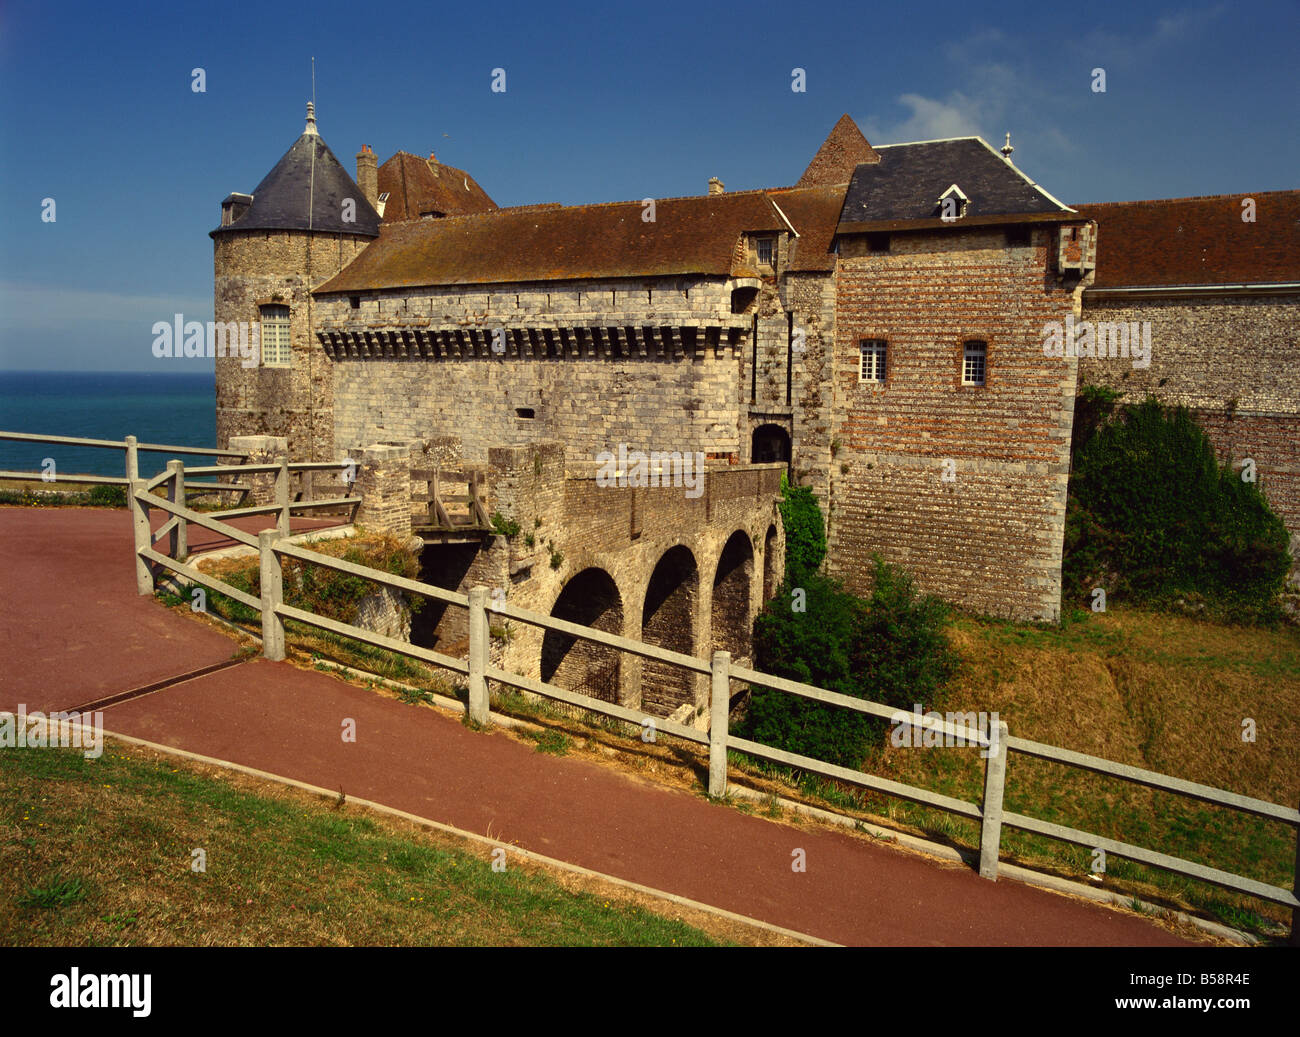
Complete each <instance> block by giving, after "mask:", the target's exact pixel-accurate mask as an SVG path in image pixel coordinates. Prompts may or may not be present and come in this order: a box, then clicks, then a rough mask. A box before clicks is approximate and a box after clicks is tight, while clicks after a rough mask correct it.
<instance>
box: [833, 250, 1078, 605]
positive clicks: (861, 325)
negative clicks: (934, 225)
mask: <svg viewBox="0 0 1300 1037" xmlns="http://www.w3.org/2000/svg"><path fill="white" fill-rule="evenodd" d="M1052 240H1053V235H1052V232H1051V231H1050V230H1049V229H1046V228H1038V229H1035V230H1034V231H1033V235H1032V241H1031V245H1030V246H1028V247H1021V248H1008V247H1007V244H1006V241H1005V237H1004V235H1003V234H1002V233H1001V231H998V230H989V231H983V230H977V229H972V230H970V231H968V232H948V233H936V234H925V233H922V234H916V235H894V237H893V239H892V243H891V251H890V252H888V253H868V252H867V251H866V248H865V243H862V242H861V241H860V240H858V239H852V238H849V239H845V240H843V241H842V243H841V253H840V264H839V272H838V278H839V285H838V296H837V308H836V328H837V331H836V348H835V360H834V388H835V404H834V415H833V429H832V439H833V443H832V446H831V453H832V455H833V460H832V462H831V471H830V509H829V511H830V514H829V526H830V530H829V555H828V557H829V568H830V570H831V571H832V572H834V573H836V574H837V575H840V576H842V577H844V578H845V579H846V580H847V582H848V583H849V585H850V586H851V587H853V588H854V589H855V590H858V591H866V590H867V589H868V588H869V582H870V581H869V572H870V569H869V565H870V556H871V554H872V553H873V552H879V553H880V554H881V555H882V556H883V557H884V558H885V560H886V561H890V562H894V563H897V564H900V565H902V566H903V567H904V568H905V569H907V570H908V571H910V572H912V573H913V574H915V575H916V577H917V578H918V582H919V583H920V585H921V586H922V588H923V589H925V590H927V591H930V592H933V593H937V594H940V595H942V596H943V597H945V598H947V599H949V600H950V601H953V602H955V603H957V604H959V605H961V606H963V607H966V608H970V609H973V610H976V611H980V612H986V613H993V614H1001V615H1005V616H1008V617H1011V618H1017V619H1043V620H1055V619H1057V618H1059V614H1060V595H1061V552H1062V542H1063V536H1064V521H1065V500H1066V486H1067V481H1068V476H1069V463H1070V432H1071V424H1072V419H1073V405H1074V393H1075V374H1076V362H1075V361H1073V360H1061V359H1056V360H1053V359H1051V358H1048V357H1045V356H1044V355H1043V351H1042V329H1043V325H1044V323H1045V322H1047V321H1064V318H1065V315H1066V314H1067V313H1070V312H1073V313H1074V314H1075V316H1076V317H1077V316H1078V312H1079V310H1078V307H1079V292H1078V290H1077V288H1074V287H1072V285H1073V284H1074V282H1067V285H1070V286H1062V285H1059V284H1058V282H1057V280H1056V278H1055V277H1054V276H1053V275H1051V274H1050V273H1049V272H1048V260H1047V254H1048V249H1049V248H1050V247H1052ZM861 339H884V340H886V342H887V343H888V353H887V381H886V383H885V384H884V385H883V386H878V385H876V384H874V383H870V382H859V380H858V377H859V376H858V357H859V342H860V340H861ZM968 339H980V340H983V341H985V342H987V344H988V354H987V373H986V383H985V384H984V385H982V386H966V385H963V384H962V354H963V342H964V341H965V340H968ZM945 460H950V461H951V462H952V465H951V471H952V473H953V475H954V478H953V480H952V481H951V482H948V481H944V480H943V475H944V473H945V464H944V462H945Z"/></svg>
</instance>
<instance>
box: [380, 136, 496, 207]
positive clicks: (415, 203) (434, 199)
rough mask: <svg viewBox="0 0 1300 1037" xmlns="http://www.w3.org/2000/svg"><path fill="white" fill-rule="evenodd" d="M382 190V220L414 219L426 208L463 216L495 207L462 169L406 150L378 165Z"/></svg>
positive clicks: (485, 193)
mask: <svg viewBox="0 0 1300 1037" xmlns="http://www.w3.org/2000/svg"><path fill="white" fill-rule="evenodd" d="M384 192H387V193H388V202H387V204H386V205H385V207H384V222H385V223H396V222H398V221H399V220H418V219H420V218H421V215H422V214H423V213H426V212H436V213H439V214H441V215H443V216H464V215H467V214H469V213H474V212H490V211H491V210H493V209H495V208H496V207H497V204H496V202H494V201H493V200H492V199H491V198H489V197H488V196H487V192H486V191H484V190H483V188H481V187H479V185H478V184H477V183H476V182H475V180H474V178H473V177H472V176H470V175H469V174H468V173H466V172H465V171H464V170H462V169H456V168H455V167H454V166H444V165H443V164H442V163H441V162H439V161H437V160H436V159H435V158H433V156H430V157H429V158H427V159H424V158H421V157H420V156H419V155H412V154H411V153H410V152H407V151H399V152H398V153H397V154H396V155H394V156H393V157H392V158H390V159H389V160H388V161H387V162H385V163H384V164H383V165H382V166H380V167H379V193H380V194H383V193H384Z"/></svg>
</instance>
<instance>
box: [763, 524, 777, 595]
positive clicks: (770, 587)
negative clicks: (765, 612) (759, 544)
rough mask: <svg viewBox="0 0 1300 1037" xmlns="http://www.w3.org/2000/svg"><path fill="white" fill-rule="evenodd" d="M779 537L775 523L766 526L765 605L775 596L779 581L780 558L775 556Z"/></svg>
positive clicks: (764, 559)
mask: <svg viewBox="0 0 1300 1037" xmlns="http://www.w3.org/2000/svg"><path fill="white" fill-rule="evenodd" d="M779 545H780V537H779V536H778V535H777V532H776V525H775V523H774V524H772V525H770V526H768V527H767V535H766V536H764V537H763V604H764V605H766V604H767V603H768V602H769V601H771V600H772V598H774V597H775V596H776V588H777V585H778V584H779V583H780V582H781V576H780V573H781V559H779V558H778V557H777V550H778V547H779Z"/></svg>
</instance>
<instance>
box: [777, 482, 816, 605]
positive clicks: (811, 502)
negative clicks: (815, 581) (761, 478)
mask: <svg viewBox="0 0 1300 1037" xmlns="http://www.w3.org/2000/svg"><path fill="white" fill-rule="evenodd" d="M781 524H782V525H783V526H785V573H786V578H787V579H788V580H792V581H793V585H795V586H797V585H798V584H799V582H800V581H801V580H803V579H804V578H805V577H806V576H807V575H808V574H811V573H815V572H816V571H817V570H818V569H819V568H821V564H822V560H823V559H824V558H825V557H826V525H825V523H824V522H823V521H822V511H821V508H820V507H819V506H818V504H817V497H816V495H814V493H813V491H812V487H810V486H791V485H790V483H789V482H788V481H787V480H786V478H785V476H784V475H782V476H781Z"/></svg>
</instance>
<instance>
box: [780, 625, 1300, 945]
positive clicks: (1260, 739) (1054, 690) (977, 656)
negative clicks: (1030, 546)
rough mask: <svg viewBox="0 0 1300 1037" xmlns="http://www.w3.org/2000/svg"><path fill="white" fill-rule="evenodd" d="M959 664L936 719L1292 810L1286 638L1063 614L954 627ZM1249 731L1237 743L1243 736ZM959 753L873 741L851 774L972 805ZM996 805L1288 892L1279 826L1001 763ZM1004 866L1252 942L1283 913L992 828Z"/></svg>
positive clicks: (1294, 703)
mask: <svg viewBox="0 0 1300 1037" xmlns="http://www.w3.org/2000/svg"><path fill="white" fill-rule="evenodd" d="M948 634H949V638H950V640H951V641H952V643H953V644H954V646H955V647H956V648H957V649H958V650H959V652H960V653H961V656H962V660H963V668H962V672H961V674H960V676H959V677H958V679H957V681H956V682H955V685H954V686H953V687H952V688H951V690H950V691H949V692H948V693H947V695H946V696H945V699H944V701H942V702H939V703H937V704H931V703H926V705H927V706H931V705H934V706H935V707H936V708H938V709H939V710H940V711H945V712H946V711H948V710H951V711H953V712H966V711H976V712H979V711H985V712H990V713H991V712H997V713H998V714H999V717H1000V718H1001V719H1002V720H1005V721H1006V722H1007V724H1008V727H1009V729H1010V731H1011V733H1012V734H1013V735H1018V736H1020V737H1023V738H1029V739H1033V740H1035V741H1039V742H1045V743H1048V744H1051V745H1056V746H1060V747H1063V748H1067V749H1073V750H1076V751H1078V752H1084V753H1089V754H1091V755H1094V756H1100V757H1103V758H1106V759H1110V760H1115V761H1118V762H1120V763H1126V764H1130V765H1133V766H1137V767H1144V768H1147V769H1150V770H1155V771H1159V772H1162V773H1164V774H1170V775H1173V776H1176V777H1180V778H1184V779H1187V780H1189V781H1196V782H1200V783H1202V784H1206V785H1212V786H1215V787H1218V788H1222V789H1227V790H1229V791H1233V792H1238V793H1243V794H1245V795H1249V796H1254V797H1257V798H1259V799H1265V800H1270V801H1272V802H1274V803H1281V804H1284V805H1294V804H1296V803H1297V802H1298V801H1300V631H1297V630H1296V629H1295V628H1294V627H1279V628H1277V629H1273V630H1269V629H1264V628H1258V627H1233V626H1224V625H1220V624H1215V623H1210V622H1206V621H1203V620H1196V619H1191V618H1183V617H1177V616H1168V615H1162V614H1158V613H1151V612H1143V611H1110V612H1107V613H1104V614H1096V615H1094V614H1092V613H1078V614H1075V615H1073V616H1072V617H1070V618H1069V619H1068V620H1067V622H1066V623H1064V624H1063V625H1062V626H1061V627H1060V628H1050V627H1040V626H1033V625H1027V624H1014V623H1003V622H997V621H990V620H979V619H974V618H970V617H961V618H958V619H957V620H955V621H954V622H953V623H952V625H951V626H950V627H949V631H948ZM1247 719H1249V720H1252V721H1253V722H1254V728H1255V740H1254V741H1244V740H1243V738H1242V734H1243V721H1244V720H1247ZM983 762H984V761H983V759H982V758H981V757H980V755H979V751H978V750H977V749H974V748H951V747H950V748H939V747H935V748H928V749H927V748H907V747H894V746H886V747H885V749H884V750H883V751H882V752H881V754H880V756H879V757H878V758H877V759H875V760H872V761H869V762H868V764H867V768H866V769H868V770H869V771H872V772H874V773H877V774H880V775H882V776H884V777H888V778H893V779H895V780H897V781H902V782H906V783H908V784H912V785H918V786H920V787H922V788H928V789H933V790H934V791H936V792H941V793H944V794H946V795H950V796H955V797H957V798H960V799H965V800H967V801H970V802H974V803H979V801H980V798H981V792H982V782H983ZM1007 781H1008V783H1007V791H1006V799H1005V803H1004V806H1005V808H1006V809H1008V810H1011V811H1015V812H1017V813H1022V814H1027V815H1029V816H1032V817H1038V818H1042V819H1044V820H1047V821H1053V822H1056V823H1057V824H1062V825H1066V826H1068V827H1071V828H1077V829H1082V830H1084V831H1089V832H1093V833H1096V834H1098V835H1102V836H1105V837H1109V838H1111V839H1116V840H1119V841H1124V842H1132V843H1136V844H1138V845H1141V846H1146V847H1149V848H1152V849H1156V850H1159V851H1162V852H1164V853H1168V854H1171V855H1173V856H1177V857H1183V858H1186V859H1188V860H1192V861H1196V862H1198V863H1201V864H1205V865H1208V866H1211V867H1217V868H1220V869H1223V870H1226V871H1232V872H1236V873H1238V874H1242V875H1245V876H1247V877H1249V878H1254V879H1257V880H1259V881H1262V882H1267V883H1270V884H1272V885H1275V886H1281V887H1283V888H1290V887H1291V885H1292V883H1293V882H1294V861H1295V853H1296V832H1295V829H1294V828H1292V827H1290V826H1288V825H1285V824H1281V823H1278V822H1271V821H1265V820H1262V819H1257V818H1253V817H1249V816H1247V815H1244V814H1241V813H1238V812H1236V811H1231V810H1228V809H1225V808H1222V807H1218V806H1214V805H1212V804H1205V803H1200V802H1197V801H1195V800H1190V799H1188V798H1186V797H1183V796H1177V795H1174V794H1172V793H1166V792H1161V791H1157V790H1152V789H1146V788H1143V787H1141V786H1137V785H1134V784H1132V783H1129V782H1124V781H1121V780H1119V779H1115V778H1110V777H1107V776H1104V775H1098V774H1092V773H1089V772H1086V771H1081V770H1078V769H1075V768H1070V767H1065V766H1063V765H1060V764H1055V763H1051V762H1048V761H1043V760H1036V759H1031V758H1029V757H1025V756H1020V755H1015V754H1013V755H1012V757H1011V759H1010V761H1009V764H1008V778H1007ZM800 787H801V789H802V791H803V792H805V793H812V794H814V795H815V796H816V797H817V798H823V799H829V800H831V801H833V802H836V803H837V804H838V805H839V806H841V807H843V808H847V809H850V810H854V811H863V812H866V813H870V814H876V815H883V816H884V817H887V818H889V819H890V820H891V821H893V822H894V823H896V824H902V825H904V826H906V827H908V828H911V829H913V830H916V831H919V832H922V833H924V834H927V835H929V836H931V837H932V838H936V839H939V840H941V841H945V842H948V843H950V844H953V845H956V846H962V847H967V848H973V847H975V846H977V845H978V837H979V833H978V828H977V825H976V824H975V823H974V822H968V821H965V820H963V819H960V818H955V817H952V816H951V815H946V814H942V813H940V812H938V811H934V810H928V809H926V808H923V807H919V806H915V805H913V804H909V803H904V802H901V801H899V800H893V799H888V798H886V797H883V796H879V795H874V794H868V793H863V792H860V791H858V790H856V789H848V788H842V787H839V786H836V785H835V784H833V783H829V782H823V781H820V780H807V781H805V782H803V783H802V785H801V786H800ZM1002 846H1003V855H1004V859H1006V860H1010V861H1013V862H1016V863H1023V864H1026V865H1029V866H1031V867H1035V868H1038V869H1040V870H1047V871H1052V872H1055V873H1057V874H1061V875H1065V876H1069V877H1072V878H1076V879H1086V880H1088V881H1090V882H1093V883H1094V884H1102V885H1104V886H1106V887H1108V888H1114V889H1119V890H1122V891H1124V892H1126V893H1129V892H1131V893H1133V894H1135V895H1139V896H1141V897H1143V898H1144V899H1150V900H1153V901H1156V902H1159V903H1162V904H1164V905H1167V906H1169V907H1173V908H1178V909H1183V910H1192V911H1195V912H1199V913H1202V914H1206V915H1209V916H1212V917H1216V918H1218V919H1220V920H1223V921H1226V922H1228V923H1229V924H1232V925H1236V926H1239V927H1242V928H1245V929H1247V930H1253V931H1255V932H1260V933H1265V932H1271V931H1274V930H1275V929H1276V927H1277V926H1278V925H1280V924H1285V923H1286V922H1288V921H1289V915H1290V912H1289V911H1287V910H1286V909H1284V908H1282V907H1279V906H1275V905H1269V904H1264V903H1262V902H1260V901H1258V900H1255V899H1254V898H1249V897H1244V896H1239V895H1236V894H1233V893H1229V892H1227V891H1224V890H1220V889H1217V888H1216V887H1213V886H1210V885H1208V884H1205V883H1201V882H1196V881H1193V880H1190V879H1183V878H1180V877H1177V876H1174V875H1171V874H1169V873H1167V872H1163V871H1160V870H1157V869H1153V868H1147V867H1143V866H1140V865H1137V864H1133V863H1131V862H1129V861H1126V860H1122V859H1120V858H1117V857H1115V856H1114V855H1111V856H1109V857H1108V859H1107V860H1106V862H1105V872H1104V876H1103V877H1102V878H1101V879H1100V882H1099V880H1098V879H1095V878H1092V876H1093V874H1094V872H1093V870H1092V865H1093V860H1094V857H1093V854H1092V852H1091V851H1090V850H1089V849H1086V848H1084V847H1074V846H1071V845H1069V844H1065V843H1061V842H1058V841H1055V840H1048V839H1044V838H1041V837H1037V836H1029V835H1025V834H1022V833H1020V832H1017V831H1015V830H1010V829H1004V830H1003V843H1002Z"/></svg>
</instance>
